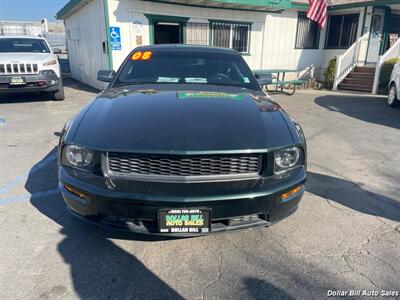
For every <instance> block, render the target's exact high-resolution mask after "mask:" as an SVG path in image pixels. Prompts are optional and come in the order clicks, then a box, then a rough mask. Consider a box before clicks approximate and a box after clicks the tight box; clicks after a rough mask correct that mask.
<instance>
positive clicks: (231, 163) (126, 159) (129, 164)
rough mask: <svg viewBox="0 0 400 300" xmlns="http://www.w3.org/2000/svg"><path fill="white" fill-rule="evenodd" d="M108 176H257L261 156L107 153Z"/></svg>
mask: <svg viewBox="0 0 400 300" xmlns="http://www.w3.org/2000/svg"><path fill="white" fill-rule="evenodd" d="M108 161H109V163H108V167H109V170H110V171H111V172H116V173H122V174H131V175H154V176H224V175H227V176H231V175H250V174H251V175H257V174H258V173H260V170H261V165H262V155H261V154H259V153H255V154H218V155H153V154H148V155H147V154H127V153H116V152H110V153H109V154H108Z"/></svg>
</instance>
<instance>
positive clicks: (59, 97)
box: [52, 78, 65, 101]
mask: <svg viewBox="0 0 400 300" xmlns="http://www.w3.org/2000/svg"><path fill="white" fill-rule="evenodd" d="M58 88H59V89H58V91H56V92H53V93H52V98H53V100H54V101H62V100H64V99H65V95H64V86H63V82H62V78H60V81H59V82H58Z"/></svg>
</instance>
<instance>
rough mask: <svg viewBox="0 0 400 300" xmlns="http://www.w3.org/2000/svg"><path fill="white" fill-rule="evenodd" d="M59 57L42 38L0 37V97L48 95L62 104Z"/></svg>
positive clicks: (58, 52)
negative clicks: (40, 93) (17, 94)
mask: <svg viewBox="0 0 400 300" xmlns="http://www.w3.org/2000/svg"><path fill="white" fill-rule="evenodd" d="M60 53H61V50H60V49H57V48H55V49H54V50H52V49H51V47H50V45H49V43H47V41H46V40H45V39H44V38H42V37H31V36H0V93H29V92H48V93H50V95H51V97H52V98H53V99H54V100H64V88H63V84H62V78H61V70H60V63H59V61H58V56H57V54H60Z"/></svg>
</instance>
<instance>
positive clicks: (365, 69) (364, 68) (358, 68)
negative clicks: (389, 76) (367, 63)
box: [354, 66, 375, 74]
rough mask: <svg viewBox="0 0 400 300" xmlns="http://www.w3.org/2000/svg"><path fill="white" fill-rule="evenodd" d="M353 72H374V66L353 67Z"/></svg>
mask: <svg viewBox="0 0 400 300" xmlns="http://www.w3.org/2000/svg"><path fill="white" fill-rule="evenodd" d="M354 72H356V73H369V74H371V73H372V74H375V68H374V67H358V66H357V67H355V68H354Z"/></svg>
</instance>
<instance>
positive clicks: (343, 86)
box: [338, 83, 372, 93]
mask: <svg viewBox="0 0 400 300" xmlns="http://www.w3.org/2000/svg"><path fill="white" fill-rule="evenodd" d="M338 88H339V89H340V90H349V91H360V92H369V93H370V92H372V85H371V86H364V85H358V84H349V83H341V84H339V86H338Z"/></svg>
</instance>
